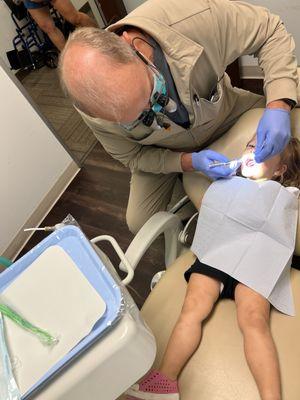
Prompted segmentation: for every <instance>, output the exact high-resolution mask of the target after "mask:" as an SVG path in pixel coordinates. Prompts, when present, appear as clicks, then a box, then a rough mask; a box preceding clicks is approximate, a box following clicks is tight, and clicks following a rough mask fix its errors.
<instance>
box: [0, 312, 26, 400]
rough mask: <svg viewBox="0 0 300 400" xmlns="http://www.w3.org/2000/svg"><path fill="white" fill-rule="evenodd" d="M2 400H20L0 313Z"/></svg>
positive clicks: (0, 387)
mask: <svg viewBox="0 0 300 400" xmlns="http://www.w3.org/2000/svg"><path fill="white" fill-rule="evenodd" d="M0 399H1V400H20V399H21V394H20V392H19V389H18V386H17V383H16V381H15V378H14V375H13V370H12V365H11V361H10V358H9V354H8V350H7V346H6V342H5V333H4V324H3V317H2V314H1V313H0Z"/></svg>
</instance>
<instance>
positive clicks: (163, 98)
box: [121, 38, 177, 130]
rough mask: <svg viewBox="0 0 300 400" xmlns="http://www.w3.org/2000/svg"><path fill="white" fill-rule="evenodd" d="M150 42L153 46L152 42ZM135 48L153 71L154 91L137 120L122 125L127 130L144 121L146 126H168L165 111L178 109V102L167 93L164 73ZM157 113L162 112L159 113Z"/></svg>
mask: <svg viewBox="0 0 300 400" xmlns="http://www.w3.org/2000/svg"><path fill="white" fill-rule="evenodd" d="M139 39H140V38H139ZM141 40H143V39H141ZM144 41H145V40H144ZM146 43H148V42H146ZM148 44H149V45H150V46H151V47H153V46H152V45H151V44H150V43H148ZM133 49H134V51H135V53H136V55H137V56H138V57H139V59H140V60H141V61H142V62H143V63H144V64H145V65H146V66H147V68H149V70H150V72H151V75H152V92H151V95H150V98H149V108H147V109H145V110H144V111H143V112H142V113H141V114H140V116H139V117H138V118H137V119H136V120H134V121H132V122H130V123H128V124H121V126H123V127H124V128H125V129H126V130H132V129H134V128H135V127H136V126H137V125H139V124H140V123H141V122H142V123H143V124H144V125H145V126H148V127H152V128H154V129H161V128H168V127H169V124H166V123H164V122H163V119H164V113H165V111H168V112H174V111H176V108H177V106H176V103H175V102H174V101H173V100H171V99H170V98H169V96H168V94H167V86H166V82H165V79H164V77H163V75H162V74H161V73H160V72H159V71H158V69H157V68H156V67H155V65H154V64H152V63H151V62H150V61H149V60H148V59H147V58H146V57H145V56H144V55H143V54H142V53H141V52H140V51H138V50H137V49H135V48H133ZM157 113H161V114H160V115H158V114H157Z"/></svg>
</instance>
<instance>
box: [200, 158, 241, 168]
mask: <svg viewBox="0 0 300 400" xmlns="http://www.w3.org/2000/svg"><path fill="white" fill-rule="evenodd" d="M242 162H243V160H242V157H241V158H237V159H235V160H231V161H227V162H218V161H216V162H213V163H211V164H209V165H208V167H209V168H214V167H229V168H231V169H234V168H237V167H238V166H239V165H240V164H241V163H242Z"/></svg>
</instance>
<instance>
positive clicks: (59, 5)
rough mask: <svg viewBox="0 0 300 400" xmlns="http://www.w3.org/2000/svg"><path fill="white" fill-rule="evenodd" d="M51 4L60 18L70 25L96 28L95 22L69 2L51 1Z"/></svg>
mask: <svg viewBox="0 0 300 400" xmlns="http://www.w3.org/2000/svg"><path fill="white" fill-rule="evenodd" d="M51 4H52V5H53V7H54V8H55V9H56V10H57V11H58V12H59V13H60V14H61V16H62V17H63V18H64V19H65V20H67V21H68V22H70V23H71V24H72V25H74V26H76V27H78V26H91V27H95V28H96V27H97V24H96V22H95V21H94V20H93V19H92V18H91V17H89V16H88V15H87V14H85V13H83V12H81V11H78V10H76V8H75V7H74V5H73V4H72V3H71V0H52V1H51Z"/></svg>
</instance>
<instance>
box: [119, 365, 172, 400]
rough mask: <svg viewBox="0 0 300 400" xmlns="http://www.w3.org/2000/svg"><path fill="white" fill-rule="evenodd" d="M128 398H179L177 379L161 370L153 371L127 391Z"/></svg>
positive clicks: (168, 399)
mask: <svg viewBox="0 0 300 400" xmlns="http://www.w3.org/2000/svg"><path fill="white" fill-rule="evenodd" d="M125 394H126V397H125V399H126V400H179V392H178V385H177V381H172V380H171V379H169V378H167V377H166V376H164V375H163V374H161V373H160V372H159V371H155V370H154V371H151V372H149V374H147V375H146V376H145V377H144V379H143V380H142V381H141V382H140V383H137V384H135V385H133V386H131V388H129V389H128V390H127V391H126V392H125Z"/></svg>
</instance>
